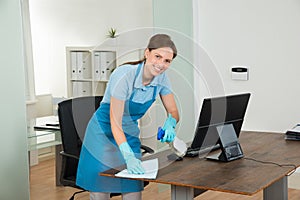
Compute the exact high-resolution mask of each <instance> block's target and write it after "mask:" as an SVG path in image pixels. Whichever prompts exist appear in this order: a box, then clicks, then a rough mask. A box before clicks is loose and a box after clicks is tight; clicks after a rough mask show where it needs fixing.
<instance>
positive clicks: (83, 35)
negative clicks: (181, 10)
mask: <svg viewBox="0 0 300 200" xmlns="http://www.w3.org/2000/svg"><path fill="white" fill-rule="evenodd" d="M29 4H30V13H31V26H32V41H33V59H34V69H35V87H36V88H35V89H36V93H37V94H47V93H52V94H53V96H67V89H66V87H67V83H66V77H67V75H66V53H65V47H66V46H97V45H100V44H101V43H102V42H104V41H105V39H106V35H107V31H108V29H110V28H111V27H113V28H116V29H117V31H118V32H119V33H121V32H128V31H131V30H134V29H137V28H142V27H152V24H153V22H152V21H153V20H152V0H143V1H140V0H126V1H122V0H118V1H104V0H63V1H61V0H51V1H48V0H29ZM116 5H118V6H116Z"/></svg>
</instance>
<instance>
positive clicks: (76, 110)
mask: <svg viewBox="0 0 300 200" xmlns="http://www.w3.org/2000/svg"><path fill="white" fill-rule="evenodd" d="M102 98H103V97H102V96H84V97H77V98H73V99H68V100H65V101H62V102H60V103H59V104H58V118H59V124H60V131H61V137H62V145H63V150H64V152H65V153H68V154H71V155H74V156H79V154H80V150H81V145H82V141H83V137H84V134H85V129H86V127H87V124H88V122H89V120H90V118H91V117H92V115H93V113H94V112H95V110H97V108H98V107H99V105H100V102H101V100H102Z"/></svg>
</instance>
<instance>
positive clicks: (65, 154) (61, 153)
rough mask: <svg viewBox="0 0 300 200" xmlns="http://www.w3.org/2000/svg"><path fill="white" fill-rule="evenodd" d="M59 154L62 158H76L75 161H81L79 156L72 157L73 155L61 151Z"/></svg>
mask: <svg viewBox="0 0 300 200" xmlns="http://www.w3.org/2000/svg"><path fill="white" fill-rule="evenodd" d="M59 154H60V155H62V156H66V157H70V158H75V159H77V160H79V157H78V156H75V155H72V154H68V153H65V152H64V151H61V152H60V153H59Z"/></svg>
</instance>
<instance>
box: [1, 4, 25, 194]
mask: <svg viewBox="0 0 300 200" xmlns="http://www.w3.org/2000/svg"><path fill="white" fill-rule="evenodd" d="M20 2H21V1H20V0H1V1H0V24H1V31H0V44H1V47H0V54H1V56H0V63H1V65H0V68H1V75H2V77H1V79H0V81H1V83H0V90H1V103H0V110H1V112H0V121H1V131H0V137H1V145H0V158H1V161H0V185H1V187H0V199H1V200H11V199H22V200H29V170H28V166H29V164H28V153H27V133H26V118H25V117H26V114H25V84H24V83H25V75H24V56H23V53H24V52H23V33H22V18H21V8H20Z"/></svg>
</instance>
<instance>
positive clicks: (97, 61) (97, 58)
mask: <svg viewBox="0 0 300 200" xmlns="http://www.w3.org/2000/svg"><path fill="white" fill-rule="evenodd" d="M100 75H101V64H100V52H95V53H94V79H95V80H97V81H100V79H101V78H100Z"/></svg>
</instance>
